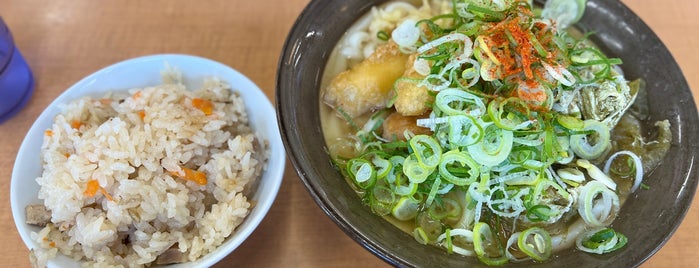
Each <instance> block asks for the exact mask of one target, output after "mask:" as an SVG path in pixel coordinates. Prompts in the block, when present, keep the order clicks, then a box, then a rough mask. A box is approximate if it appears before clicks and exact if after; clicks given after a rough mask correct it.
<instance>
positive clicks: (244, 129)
mask: <svg viewBox="0 0 699 268" xmlns="http://www.w3.org/2000/svg"><path fill="white" fill-rule="evenodd" d="M163 81H164V83H163V84H162V85H158V86H152V87H146V88H136V89H130V90H128V91H122V92H114V93H111V94H110V95H107V96H106V97H104V98H91V97H85V98H82V99H79V100H76V101H73V102H71V103H69V104H67V105H65V106H64V107H62V112H61V113H60V114H58V115H57V116H56V117H55V119H54V122H53V126H52V127H51V129H49V130H47V131H46V135H45V136H44V143H43V146H42V155H41V158H42V162H43V174H42V175H41V177H39V178H37V179H36V181H37V183H38V184H39V185H40V187H41V188H40V191H39V199H41V200H43V204H44V205H45V206H46V208H48V209H49V210H50V211H51V222H50V223H49V224H48V225H47V226H46V227H45V228H43V229H42V230H41V231H39V232H38V233H32V238H33V239H34V240H35V241H36V242H37V243H39V244H40V245H41V248H40V249H34V250H33V251H32V254H31V255H32V258H34V259H35V260H34V261H35V262H36V265H38V266H44V265H45V263H46V260H47V259H49V258H52V257H54V256H55V255H56V254H57V253H61V254H64V255H66V256H69V257H71V258H73V259H76V260H80V261H81V262H82V263H83V266H89V267H96V266H100V267H114V266H116V267H134V266H136V267H139V266H149V265H151V264H152V263H154V261H156V258H157V257H158V256H159V255H160V254H161V253H163V252H164V251H166V250H168V249H176V250H177V251H179V252H181V253H182V254H183V256H182V257H183V260H185V261H194V260H196V259H198V258H200V257H201V256H203V255H205V254H207V253H209V252H211V251H213V250H215V249H216V248H217V247H218V246H219V245H221V244H222V242H224V240H225V239H226V238H227V237H228V236H230V235H231V234H232V233H233V232H234V231H235V228H236V227H237V226H238V225H239V224H240V223H241V222H242V221H243V219H244V218H245V216H246V215H247V214H248V213H249V211H250V209H251V207H252V206H253V205H254V203H252V202H251V200H248V198H247V197H246V194H248V193H249V192H250V191H251V189H252V188H254V187H255V186H254V185H255V182H256V180H257V179H258V178H259V177H260V174H261V172H262V170H263V167H264V165H265V163H266V159H267V148H266V145H265V143H266V142H265V141H262V140H260V139H258V138H257V137H256V136H255V135H254V133H253V132H252V130H251V128H250V126H249V122H248V117H247V114H246V111H245V105H244V103H243V100H242V99H241V98H240V96H238V95H237V93H235V92H233V91H232V90H231V87H230V86H229V85H228V84H226V83H225V82H223V81H220V80H218V79H216V78H212V79H207V80H205V81H204V83H203V86H202V88H201V89H197V90H194V91H191V90H188V89H186V88H185V86H184V85H183V84H182V83H181V78H180V75H178V74H177V73H172V72H168V73H166V74H164V75H163ZM199 172H201V173H199ZM197 174H198V175H197ZM201 174H204V175H205V180H206V181H205V182H204V181H201V178H202V177H201ZM197 180H199V181H198V182H197Z"/></svg>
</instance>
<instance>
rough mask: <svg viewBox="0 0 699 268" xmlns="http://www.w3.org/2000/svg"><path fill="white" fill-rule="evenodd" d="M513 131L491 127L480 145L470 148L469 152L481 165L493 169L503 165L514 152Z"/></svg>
mask: <svg viewBox="0 0 699 268" xmlns="http://www.w3.org/2000/svg"><path fill="white" fill-rule="evenodd" d="M512 143H513V134H512V131H509V130H504V129H501V128H498V127H497V126H495V125H489V126H488V127H486V129H485V136H484V137H483V139H481V140H480V141H479V142H478V143H476V144H474V145H471V146H468V152H469V153H470V154H471V157H472V158H473V160H476V162H478V163H479V164H481V165H484V166H488V167H493V166H497V165H498V164H500V163H502V162H503V161H505V160H506V159H507V156H508V155H509V154H510V151H512Z"/></svg>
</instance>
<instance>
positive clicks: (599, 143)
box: [570, 120, 610, 159]
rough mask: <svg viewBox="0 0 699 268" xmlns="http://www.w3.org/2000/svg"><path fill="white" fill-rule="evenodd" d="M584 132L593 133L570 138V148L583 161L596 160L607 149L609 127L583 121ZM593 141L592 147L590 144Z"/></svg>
mask: <svg viewBox="0 0 699 268" xmlns="http://www.w3.org/2000/svg"><path fill="white" fill-rule="evenodd" d="M583 130H584V131H594V134H593V135H589V136H588V135H584V134H576V135H571V136H570V147H571V148H572V149H573V152H575V154H576V155H578V156H579V157H581V158H584V159H596V158H598V157H600V156H602V154H603V153H604V152H605V151H606V150H607V149H608V148H609V146H610V136H609V127H608V126H607V125H605V124H604V123H602V122H600V121H597V120H585V121H584V127H583ZM591 139H592V140H594V143H595V144H594V145H592V144H591V142H592V140H591Z"/></svg>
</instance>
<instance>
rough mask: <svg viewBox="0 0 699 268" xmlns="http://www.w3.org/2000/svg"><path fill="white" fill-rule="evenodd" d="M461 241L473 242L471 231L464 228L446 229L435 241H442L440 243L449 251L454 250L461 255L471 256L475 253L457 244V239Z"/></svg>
mask: <svg viewBox="0 0 699 268" xmlns="http://www.w3.org/2000/svg"><path fill="white" fill-rule="evenodd" d="M457 240H458V241H463V243H467V244H471V243H473V232H472V231H471V230H466V229H453V230H451V229H447V230H446V231H445V232H444V233H443V234H442V235H440V236H439V237H438V238H437V241H444V242H441V243H440V244H441V245H442V246H443V247H445V248H447V251H448V252H449V253H451V252H454V253H457V254H460V255H463V256H473V255H475V253H474V252H473V250H472V249H466V248H464V247H462V246H461V245H459V244H458V243H457V242H458V241H457Z"/></svg>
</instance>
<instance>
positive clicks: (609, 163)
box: [604, 151, 643, 193]
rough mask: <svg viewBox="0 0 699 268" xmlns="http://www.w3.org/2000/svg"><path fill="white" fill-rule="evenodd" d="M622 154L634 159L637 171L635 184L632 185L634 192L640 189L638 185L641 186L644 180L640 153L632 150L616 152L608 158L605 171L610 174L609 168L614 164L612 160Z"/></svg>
mask: <svg viewBox="0 0 699 268" xmlns="http://www.w3.org/2000/svg"><path fill="white" fill-rule="evenodd" d="M621 155H627V156H629V157H630V158H631V160H632V161H633V168H632V170H634V171H635V175H634V181H633V186H631V192H632V193H633V192H635V191H636V190H637V189H638V187H640V186H641V182H642V181H643V162H641V158H640V157H638V155H636V154H635V153H633V152H631V151H619V152H616V153H614V154H613V155H612V156H610V157H609V159H607V163H605V164H604V173H606V174H609V169H610V168H611V166H612V162H613V161H614V159H615V158H617V157H619V156H621Z"/></svg>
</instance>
